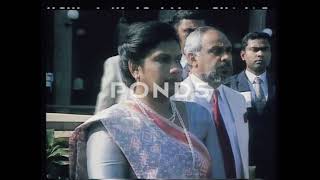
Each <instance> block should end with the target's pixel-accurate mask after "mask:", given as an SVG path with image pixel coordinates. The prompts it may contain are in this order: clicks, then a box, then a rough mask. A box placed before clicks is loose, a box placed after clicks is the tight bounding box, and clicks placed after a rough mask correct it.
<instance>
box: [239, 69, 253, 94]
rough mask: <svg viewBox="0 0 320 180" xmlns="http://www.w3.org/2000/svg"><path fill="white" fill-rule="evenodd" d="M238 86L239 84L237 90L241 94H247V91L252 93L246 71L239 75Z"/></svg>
mask: <svg viewBox="0 0 320 180" xmlns="http://www.w3.org/2000/svg"><path fill="white" fill-rule="evenodd" d="M237 80H238V84H237V86H238V87H237V89H238V91H239V92H246V91H250V87H249V84H248V78H247V76H246V74H245V73H244V71H242V72H241V73H240V74H239V75H238V78H237Z"/></svg>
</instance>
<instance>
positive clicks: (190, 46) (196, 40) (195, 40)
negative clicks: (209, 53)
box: [183, 26, 218, 55]
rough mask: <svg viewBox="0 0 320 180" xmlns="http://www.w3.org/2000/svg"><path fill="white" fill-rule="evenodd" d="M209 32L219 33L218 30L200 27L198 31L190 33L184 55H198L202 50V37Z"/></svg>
mask: <svg viewBox="0 0 320 180" xmlns="http://www.w3.org/2000/svg"><path fill="white" fill-rule="evenodd" d="M209 30H213V31H218V30H217V29H216V28H214V27H211V26H202V27H198V28H197V29H196V30H194V31H193V32H192V33H190V34H189V35H188V37H187V39H186V43H185V46H184V49H183V51H184V53H185V54H186V55H187V54H188V53H192V54H196V53H198V52H200V51H201V48H202V46H201V42H202V36H203V34H204V33H205V32H207V31H209Z"/></svg>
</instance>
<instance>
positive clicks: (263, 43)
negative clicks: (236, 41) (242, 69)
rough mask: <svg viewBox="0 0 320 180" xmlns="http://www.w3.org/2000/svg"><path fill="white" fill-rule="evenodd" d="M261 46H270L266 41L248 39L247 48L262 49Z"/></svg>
mask: <svg viewBox="0 0 320 180" xmlns="http://www.w3.org/2000/svg"><path fill="white" fill-rule="evenodd" d="M262 46H270V43H269V41H268V40H266V39H249V40H248V47H262Z"/></svg>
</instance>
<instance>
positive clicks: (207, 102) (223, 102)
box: [190, 74, 243, 178]
mask: <svg viewBox="0 0 320 180" xmlns="http://www.w3.org/2000/svg"><path fill="white" fill-rule="evenodd" d="M190 76H191V81H192V82H193V84H194V85H195V86H196V84H200V83H201V84H206V85H202V86H201V87H202V88H203V89H201V91H202V92H203V91H205V90H206V91H207V92H206V93H207V94H208V95H209V98H201V99H202V100H201V101H198V103H199V104H200V105H202V106H204V107H205V108H207V109H208V111H209V112H210V113H211V114H212V113H213V112H212V105H213V98H212V94H213V91H214V89H213V88H212V87H211V86H209V85H208V83H206V82H204V81H202V80H201V79H199V78H198V77H196V76H195V75H193V74H190ZM222 86H223V85H220V86H219V87H218V88H217V89H218V90H219V94H220V95H219V97H218V98H219V99H218V102H219V109H220V113H221V116H222V118H223V122H224V124H225V127H226V129H227V133H228V136H229V139H230V143H231V148H232V152H233V156H234V160H235V167H236V174H237V178H240V177H242V171H243V169H242V168H243V167H242V160H241V155H240V148H239V142H238V138H237V130H236V127H235V123H234V122H235V120H234V119H233V116H232V112H231V111H230V108H229V105H228V102H227V98H226V97H225V94H224V91H223V90H222ZM196 91H197V89H196ZM197 94H198V93H197V92H195V95H197Z"/></svg>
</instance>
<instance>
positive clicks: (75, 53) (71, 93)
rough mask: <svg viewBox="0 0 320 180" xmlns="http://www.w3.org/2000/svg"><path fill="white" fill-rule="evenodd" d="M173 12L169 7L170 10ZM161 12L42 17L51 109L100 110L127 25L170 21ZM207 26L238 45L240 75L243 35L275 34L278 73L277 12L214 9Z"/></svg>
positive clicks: (236, 68) (74, 13)
mask: <svg viewBox="0 0 320 180" xmlns="http://www.w3.org/2000/svg"><path fill="white" fill-rule="evenodd" d="M166 11H167V12H168V10H166ZM174 11H175V10H172V11H170V12H168V13H161V10H142V11H123V10H112V11H111V10H110V11H107V10H99V11H97V10H54V11H53V10H48V11H43V12H42V15H41V56H42V57H41V59H42V62H43V63H44V64H45V65H44V66H45V75H43V76H45V81H46V92H45V95H46V112H49V113H51V112H54V113H73V114H87V115H91V114H93V113H94V107H95V104H96V98H97V95H98V93H99V90H100V81H101V77H102V74H103V63H104V61H105V60H106V59H107V58H109V57H111V56H114V55H117V45H118V42H119V41H120V40H121V38H122V37H123V31H124V28H125V26H124V25H125V24H128V23H129V24H130V23H132V22H138V21H148V20H158V19H159V17H160V18H161V19H166V18H167V19H168V20H169V19H170V17H172V16H171V14H170V13H174ZM206 13H207V18H206V21H207V24H208V25H211V26H214V27H216V28H218V29H220V30H221V31H223V32H224V33H225V34H226V35H227V36H228V37H229V39H230V41H231V42H232V44H233V65H234V73H238V72H240V71H241V70H243V69H244V67H245V64H244V63H243V62H242V61H241V59H240V43H241V38H242V37H243V36H244V35H245V34H247V33H248V32H250V31H265V32H268V33H270V34H272V42H271V43H272V45H271V46H272V63H271V71H272V72H273V73H274V74H276V73H277V65H276V63H277V48H276V46H277V38H278V37H277V21H276V20H277V13H276V11H274V10H272V9H268V10H242V11H240V10H211V11H210V10H209V11H206Z"/></svg>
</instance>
